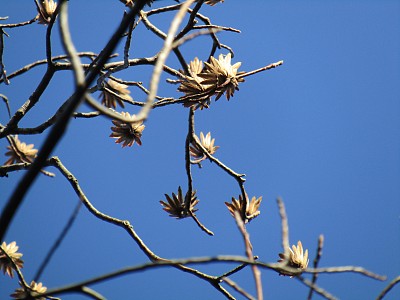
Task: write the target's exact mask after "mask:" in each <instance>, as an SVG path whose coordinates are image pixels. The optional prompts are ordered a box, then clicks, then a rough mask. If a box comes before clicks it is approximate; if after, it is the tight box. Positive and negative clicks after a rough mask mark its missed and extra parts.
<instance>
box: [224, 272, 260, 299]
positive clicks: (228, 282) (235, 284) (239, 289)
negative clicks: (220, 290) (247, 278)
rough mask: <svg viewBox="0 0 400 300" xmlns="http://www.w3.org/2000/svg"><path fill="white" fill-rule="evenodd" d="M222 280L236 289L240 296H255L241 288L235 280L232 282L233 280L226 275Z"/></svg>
mask: <svg viewBox="0 0 400 300" xmlns="http://www.w3.org/2000/svg"><path fill="white" fill-rule="evenodd" d="M222 281H224V282H226V283H227V284H228V285H229V286H230V287H231V288H233V289H234V290H235V291H237V292H238V293H239V294H241V295H242V296H244V297H245V298H246V299H249V300H255V298H254V297H253V296H252V295H250V294H249V293H247V292H246V291H245V290H244V289H242V288H241V287H240V286H239V285H238V284H237V283H236V282H234V281H233V280H231V279H229V278H227V277H223V278H222Z"/></svg>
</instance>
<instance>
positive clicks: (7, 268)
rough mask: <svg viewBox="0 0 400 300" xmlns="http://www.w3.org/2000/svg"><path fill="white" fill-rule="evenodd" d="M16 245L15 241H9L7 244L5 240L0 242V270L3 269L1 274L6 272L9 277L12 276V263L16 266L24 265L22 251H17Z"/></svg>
mask: <svg viewBox="0 0 400 300" xmlns="http://www.w3.org/2000/svg"><path fill="white" fill-rule="evenodd" d="M18 248H19V247H18V246H17V243H16V242H11V243H9V244H8V245H7V243H6V242H3V243H2V244H1V249H0V270H3V274H8V276H10V277H11V278H13V277H14V273H13V270H14V265H16V266H17V267H18V268H22V267H23V266H24V262H23V261H22V259H21V257H22V253H18V252H17V251H18Z"/></svg>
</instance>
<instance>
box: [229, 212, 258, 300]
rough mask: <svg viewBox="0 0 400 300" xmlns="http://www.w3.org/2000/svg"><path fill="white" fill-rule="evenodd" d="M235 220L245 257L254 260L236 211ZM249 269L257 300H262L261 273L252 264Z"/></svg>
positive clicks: (250, 246)
mask: <svg viewBox="0 0 400 300" xmlns="http://www.w3.org/2000/svg"><path fill="white" fill-rule="evenodd" d="M235 220H236V224H237V226H238V228H239V231H240V233H241V234H242V237H243V240H244V245H245V249H246V256H247V258H248V259H249V260H252V259H253V258H254V256H253V250H252V249H253V246H252V245H251V242H250V236H249V234H248V233H247V231H246V227H245V225H244V222H243V220H242V217H241V216H240V214H239V212H237V211H235ZM251 269H252V271H253V276H254V281H255V283H256V291H257V299H258V300H262V299H263V290H262V289H263V288H262V283H261V272H260V270H259V269H258V268H257V266H256V265H255V264H253V265H252V266H251Z"/></svg>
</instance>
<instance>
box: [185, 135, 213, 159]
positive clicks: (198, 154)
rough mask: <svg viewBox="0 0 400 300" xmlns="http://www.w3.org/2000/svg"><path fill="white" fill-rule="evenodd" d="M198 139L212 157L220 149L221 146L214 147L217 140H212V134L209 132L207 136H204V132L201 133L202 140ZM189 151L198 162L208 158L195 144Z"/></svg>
mask: <svg viewBox="0 0 400 300" xmlns="http://www.w3.org/2000/svg"><path fill="white" fill-rule="evenodd" d="M196 138H197V140H198V141H199V142H200V143H201V145H202V146H203V147H204V148H205V149H206V150H207V151H208V153H210V154H211V155H212V154H214V153H215V152H216V151H217V150H218V148H219V146H214V142H215V139H211V133H210V132H208V133H207V135H206V136H204V134H203V132H200V140H199V139H198V137H197V136H196ZM189 151H190V155H191V156H192V158H193V159H194V160H196V161H197V162H198V161H199V160H203V159H205V158H206V156H205V155H204V153H203V150H202V149H200V148H199V147H198V146H197V144H195V143H193V144H192V145H190V146H189Z"/></svg>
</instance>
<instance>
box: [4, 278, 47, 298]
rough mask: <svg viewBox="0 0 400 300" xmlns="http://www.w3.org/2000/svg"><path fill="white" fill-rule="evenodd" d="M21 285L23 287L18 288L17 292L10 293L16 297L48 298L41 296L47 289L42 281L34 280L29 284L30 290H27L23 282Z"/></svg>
mask: <svg viewBox="0 0 400 300" xmlns="http://www.w3.org/2000/svg"><path fill="white" fill-rule="evenodd" d="M20 285H21V288H18V289H16V290H15V292H14V293H13V294H11V295H10V296H11V297H13V298H14V299H39V300H45V299H46V297H39V296H40V294H43V293H45V292H46V291H47V287H45V286H43V284H42V283H41V282H39V283H36V282H34V281H32V282H31V284H30V286H29V290H25V289H24V287H23V286H22V284H21V283H20Z"/></svg>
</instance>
